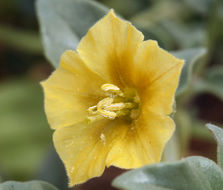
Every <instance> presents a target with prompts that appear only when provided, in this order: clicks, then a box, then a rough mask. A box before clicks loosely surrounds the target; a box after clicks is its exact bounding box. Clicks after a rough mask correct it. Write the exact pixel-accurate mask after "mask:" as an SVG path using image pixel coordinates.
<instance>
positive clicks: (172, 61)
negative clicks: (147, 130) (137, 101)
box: [131, 40, 184, 115]
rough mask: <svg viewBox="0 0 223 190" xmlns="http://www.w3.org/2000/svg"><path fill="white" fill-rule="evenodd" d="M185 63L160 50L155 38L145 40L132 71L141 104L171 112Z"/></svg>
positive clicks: (156, 110) (155, 110) (164, 112)
mask: <svg viewBox="0 0 223 190" xmlns="http://www.w3.org/2000/svg"><path fill="white" fill-rule="evenodd" d="M183 63H184V61H183V60H180V59H177V58H175V57H174V56H172V55H171V54H170V53H168V52H167V51H165V50H163V49H161V48H160V47H159V46H158V44H157V42H156V41H152V40H148V41H145V42H143V43H142V44H141V45H140V47H139V48H138V51H137V54H136V56H135V58H134V64H133V67H134V72H132V73H131V80H132V82H131V83H132V85H133V86H135V88H137V90H138V92H139V94H140V98H141V104H142V105H144V106H148V107H150V109H151V111H153V112H156V113H157V114H165V115H166V114H170V113H171V112H172V105H173V103H174V94H175V91H176V88H177V86H178V82H179V77H180V73H181V69H182V67H183Z"/></svg>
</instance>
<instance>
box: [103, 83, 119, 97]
mask: <svg viewBox="0 0 223 190" xmlns="http://www.w3.org/2000/svg"><path fill="white" fill-rule="evenodd" d="M101 89H102V90H103V91H105V92H108V93H109V94H111V95H112V94H117V95H119V96H123V92H122V91H121V90H120V88H119V87H117V86H115V85H114V84H109V83H107V84H103V85H102V86H101Z"/></svg>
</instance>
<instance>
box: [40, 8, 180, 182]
mask: <svg viewBox="0 0 223 190" xmlns="http://www.w3.org/2000/svg"><path fill="white" fill-rule="evenodd" d="M55 32H56V31H55ZM183 62H184V61H183V60H179V59H177V58H175V57H174V56H172V55H171V54H169V53H168V52H167V51H165V50H163V49H161V48H160V47H159V46H158V44H157V42H156V41H154V40H148V41H143V34H142V33H141V32H139V31H138V30H137V29H136V28H135V27H133V26H132V25H131V23H129V22H127V21H124V20H122V19H120V18H118V17H116V16H115V14H114V12H113V10H111V11H110V12H109V13H108V14H107V15H106V16H105V17H103V18H102V19H101V20H99V21H98V22H97V23H96V24H95V25H94V26H93V27H92V28H90V29H89V31H88V33H87V35H86V36H85V37H83V38H82V40H81V41H80V43H79V45H78V47H77V50H76V51H72V50H68V51H66V52H64V54H63V55H62V56H61V60H60V65H59V67H58V68H57V69H56V71H55V72H54V73H53V74H52V75H51V76H50V77H49V79H47V80H46V81H44V82H42V86H43V88H44V94H45V111H46V115H47V118H48V122H49V124H50V126H51V127H52V128H53V129H55V133H54V135H53V141H54V145H55V148H56V150H57V152H58V154H59V156H60V158H61V159H62V161H63V163H64V165H65V168H66V171H67V174H68V177H69V185H70V186H73V185H75V184H79V183H83V182H85V181H86V180H88V179H89V178H92V177H96V176H100V175H102V173H103V171H104V169H105V167H109V166H111V165H113V166H117V167H120V168H127V169H130V168H137V167H141V166H143V165H146V164H151V163H156V162H159V161H160V159H161V154H162V152H163V149H164V146H165V144H166V143H167V141H168V140H169V139H170V137H171V135H172V134H173V132H174V128H175V124H174V122H173V120H172V119H171V118H170V117H169V115H170V114H171V113H172V111H173V108H172V106H173V103H174V94H175V91H176V88H177V86H178V82H179V76H180V73H181V69H182V66H183Z"/></svg>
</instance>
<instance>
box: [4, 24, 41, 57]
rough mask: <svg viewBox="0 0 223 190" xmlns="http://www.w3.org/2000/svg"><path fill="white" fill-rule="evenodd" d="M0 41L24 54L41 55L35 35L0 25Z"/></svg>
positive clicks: (36, 35) (37, 37)
mask: <svg viewBox="0 0 223 190" xmlns="http://www.w3.org/2000/svg"><path fill="white" fill-rule="evenodd" d="M0 41H1V43H5V44H6V45H8V46H10V47H12V48H16V49H19V50H22V51H25V52H29V53H35V54H41V53H42V45H41V42H40V38H39V36H38V34H37V33H35V32H31V31H23V30H18V29H15V28H11V27H6V26H2V25H0Z"/></svg>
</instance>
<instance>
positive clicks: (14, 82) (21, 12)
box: [0, 0, 223, 190]
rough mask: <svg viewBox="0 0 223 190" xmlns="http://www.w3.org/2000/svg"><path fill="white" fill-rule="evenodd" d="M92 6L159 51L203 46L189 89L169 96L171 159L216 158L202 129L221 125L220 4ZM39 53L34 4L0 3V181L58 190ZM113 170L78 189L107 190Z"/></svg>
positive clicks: (141, 0)
mask: <svg viewBox="0 0 223 190" xmlns="http://www.w3.org/2000/svg"><path fill="white" fill-rule="evenodd" d="M98 2H100V3H102V4H104V5H106V6H107V7H109V8H113V9H114V10H115V11H116V12H117V13H118V14H119V15H121V16H122V17H123V18H126V19H128V20H130V21H131V22H132V23H133V24H134V25H135V26H136V27H137V28H138V29H140V30H141V31H142V32H143V33H144V35H145V39H155V40H157V41H158V42H159V45H160V46H161V47H163V48H164V49H167V50H169V51H172V50H179V49H187V48H193V47H206V48H207V55H206V56H205V57H203V58H202V59H199V60H198V61H197V62H198V63H196V65H195V66H194V67H193V72H191V84H190V87H191V88H189V90H187V92H185V93H184V94H182V95H180V96H178V97H177V113H176V115H175V118H176V119H175V120H176V123H177V127H178V129H177V132H176V133H177V137H178V140H177V142H178V149H179V151H178V153H179V157H185V156H188V155H202V156H206V157H208V158H211V159H213V160H216V144H215V141H214V139H213V138H212V135H211V134H210V133H209V131H208V130H207V129H206V128H205V127H204V124H205V123H207V122H211V123H214V124H217V125H219V126H223V22H222V21H223V6H222V2H221V1H220V0H100V1H98ZM43 54H44V53H43V48H42V45H41V38H40V35H39V27H38V21H37V17H36V11H35V0H7V1H0V181H6V180H19V181H24V180H33V179H41V180H46V181H48V182H50V183H52V184H54V185H55V186H57V187H58V188H60V189H61V190H66V189H67V179H66V174H65V171H64V168H63V165H62V163H61V162H60V160H59V158H58V157H57V155H56V153H55V151H54V149H53V145H52V139H51V135H52V130H50V128H49V125H48V124H47V121H46V117H45V114H44V108H43V92H42V89H41V87H40V85H39V82H40V81H41V80H44V79H46V78H47V77H48V76H49V75H50V73H51V72H52V71H53V67H52V66H51V65H50V64H49V63H48V62H47V60H46V59H45V57H44V55H43ZM190 89H193V90H190ZM178 103H179V105H178ZM178 108H179V109H178ZM121 172H122V171H121V170H118V169H116V168H113V167H112V168H110V169H108V170H106V172H105V174H104V175H103V176H102V177H101V178H97V179H92V180H90V181H89V182H87V183H86V184H84V185H81V186H79V187H78V189H81V190H96V189H104V190H109V189H114V188H112V187H111V186H110V182H111V180H112V179H113V178H114V177H115V176H117V175H118V174H120V173H121Z"/></svg>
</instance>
